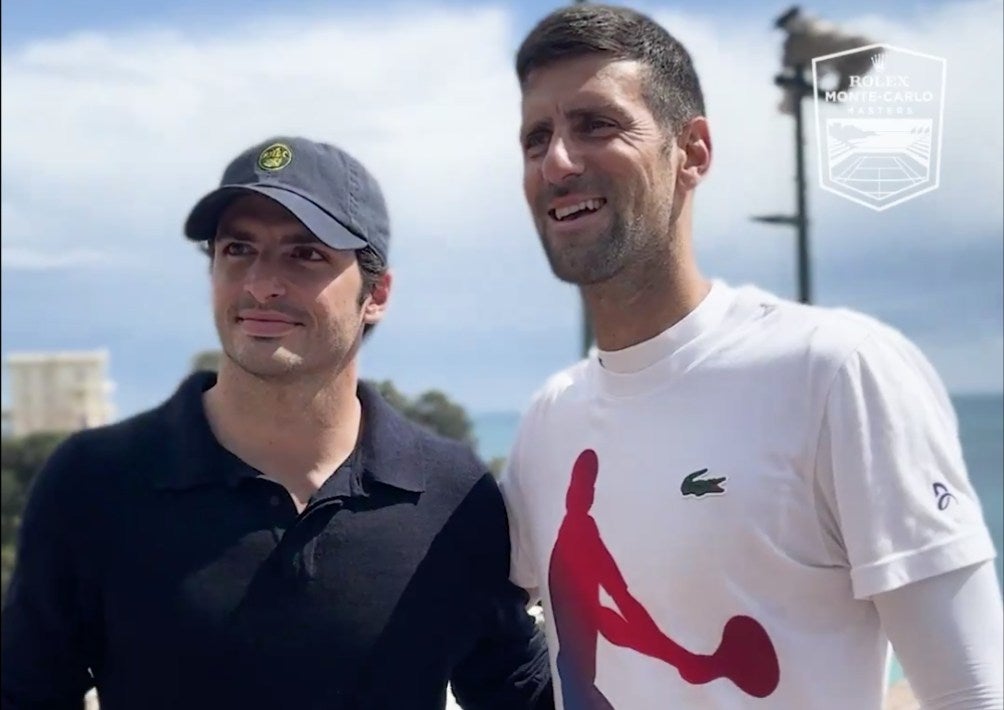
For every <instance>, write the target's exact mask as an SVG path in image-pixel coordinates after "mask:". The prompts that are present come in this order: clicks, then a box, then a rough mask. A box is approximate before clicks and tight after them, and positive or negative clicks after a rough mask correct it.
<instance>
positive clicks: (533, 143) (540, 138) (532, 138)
mask: <svg viewBox="0 0 1004 710" xmlns="http://www.w3.org/2000/svg"><path fill="white" fill-rule="evenodd" d="M548 137H549V136H548V134H547V133H546V132H545V131H534V132H533V133H529V134H527V136H526V138H524V139H523V150H525V151H526V152H527V153H531V154H533V153H539V152H540V151H541V149H542V148H544V147H545V146H547V141H548Z"/></svg>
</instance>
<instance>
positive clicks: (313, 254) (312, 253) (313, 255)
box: [292, 247, 324, 261]
mask: <svg viewBox="0 0 1004 710" xmlns="http://www.w3.org/2000/svg"><path fill="white" fill-rule="evenodd" d="M292 256H293V258H294V259H302V260H304V261H324V254H322V253H321V252H320V251H318V250H317V249H314V248H313V247H297V248H296V249H293V251H292Z"/></svg>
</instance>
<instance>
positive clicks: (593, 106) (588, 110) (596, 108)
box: [565, 101, 624, 118]
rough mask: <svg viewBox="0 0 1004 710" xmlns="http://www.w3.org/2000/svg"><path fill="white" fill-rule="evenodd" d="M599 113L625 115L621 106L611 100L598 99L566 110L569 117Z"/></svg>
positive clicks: (582, 116) (583, 116) (581, 116)
mask: <svg viewBox="0 0 1004 710" xmlns="http://www.w3.org/2000/svg"><path fill="white" fill-rule="evenodd" d="M598 113H605V114H615V115H617V116H620V115H623V113H624V111H623V110H622V109H621V107H620V106H618V105H617V104H615V103H612V102H610V101H597V102H595V103H589V104H586V105H585V106H579V107H577V108H573V109H569V110H568V111H566V112H565V116H567V117H568V118H585V117H588V116H595V115H596V114H598Z"/></svg>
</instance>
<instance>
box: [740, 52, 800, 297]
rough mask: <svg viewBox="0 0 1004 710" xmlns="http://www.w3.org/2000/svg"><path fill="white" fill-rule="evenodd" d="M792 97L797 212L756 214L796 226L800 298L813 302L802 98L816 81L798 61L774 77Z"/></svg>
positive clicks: (760, 219)
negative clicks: (790, 69)
mask: <svg viewBox="0 0 1004 710" xmlns="http://www.w3.org/2000/svg"><path fill="white" fill-rule="evenodd" d="M774 83H775V84H777V85H778V86H780V87H782V88H783V89H784V90H785V91H786V92H787V95H788V97H789V101H790V105H791V111H792V113H793V114H794V117H795V214H794V215H764V216H759V217H753V220H754V221H756V222H765V223H767V224H785V225H790V226H793V227H795V230H796V239H795V249H796V264H797V267H796V268H797V269H798V300H799V302H800V303H812V264H811V259H810V258H809V215H808V210H807V209H806V195H805V123H804V119H803V117H802V99H804V98H805V97H806V96H810V95H812V94H813V93H814V90H813V88H812V84H810V83H809V82H808V81H807V80H806V78H805V66H803V65H797V66H795V67H793V68H792V71H791V73H782V74H778V75H777V76H776V77H774Z"/></svg>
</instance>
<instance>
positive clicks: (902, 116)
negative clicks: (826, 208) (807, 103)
mask: <svg viewBox="0 0 1004 710" xmlns="http://www.w3.org/2000/svg"><path fill="white" fill-rule="evenodd" d="M945 70H946V62H945V60H944V59H942V58H940V57H933V56H931V55H929V54H921V53H920V52H913V51H911V50H908V49H901V48H899V47H893V46H891V45H888V44H872V45H868V46H867V47H858V48H857V49H851V50H848V51H846V52H838V53H836V54H828V55H826V56H824V57H816V58H815V59H813V60H812V83H813V88H814V89H815V103H816V143H817V145H818V148H819V161H818V162H819V184H820V187H822V188H823V189H824V190H827V191H829V192H833V193H835V194H837V195H841V196H843V197H846V198H847V199H849V200H851V201H852V202H857V203H858V204H860V205H864V206H865V207H870V208H871V209H873V210H876V211H879V212H881V211H882V210H886V209H889V208H890V207H893V206H895V205H899V204H902V203H903V202H906V201H907V200H910V199H913V198H914V197H918V196H920V195H923V194H924V193H927V192H931V191H932V190H935V189H937V187H938V181H939V175H940V172H941V136H942V127H943V124H944V113H945ZM832 75H838V76H840V77H841V81H840V83H839V84H838V85H837V86H836V87H832V88H830V87H827V86H825V85H824V82H825V79H826V77H827V76H832Z"/></svg>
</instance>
